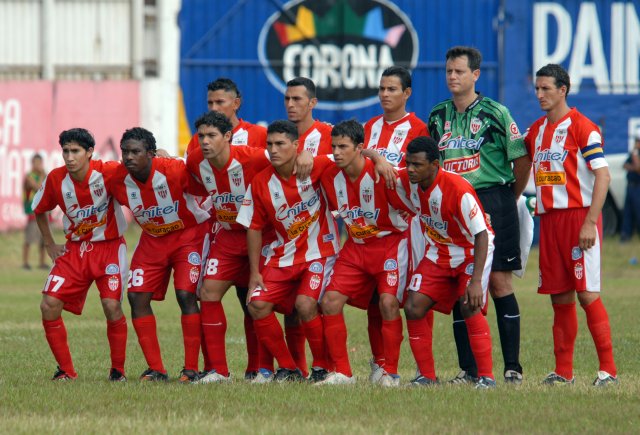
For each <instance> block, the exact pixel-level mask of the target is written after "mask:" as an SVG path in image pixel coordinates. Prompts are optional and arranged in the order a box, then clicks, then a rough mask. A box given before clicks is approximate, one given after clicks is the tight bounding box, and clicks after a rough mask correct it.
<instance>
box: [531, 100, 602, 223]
mask: <svg viewBox="0 0 640 435" xmlns="http://www.w3.org/2000/svg"><path fill="white" fill-rule="evenodd" d="M525 145H526V146H527V151H528V152H529V156H530V157H531V160H532V161H533V169H534V175H535V182H536V200H537V201H536V213H537V214H543V213H546V212H547V211H549V210H554V209H566V208H581V207H589V206H590V205H591V197H592V196H593V183H594V182H595V175H594V174H593V170H595V169H598V168H604V167H606V166H608V164H607V161H606V160H605V158H604V152H603V150H602V148H603V141H602V136H601V135H600V129H599V128H598V126H597V125H595V124H594V123H593V122H591V121H590V120H589V118H587V117H586V116H584V115H583V114H582V113H580V112H578V111H577V110H576V109H575V108H572V109H571V110H570V111H569V113H568V114H567V115H565V116H564V117H563V118H562V119H560V120H559V121H558V122H557V123H555V124H551V123H550V122H549V120H548V119H547V117H546V116H543V117H542V118H540V119H538V120H537V121H536V122H534V123H533V125H531V127H529V131H528V132H527V134H526V136H525Z"/></svg>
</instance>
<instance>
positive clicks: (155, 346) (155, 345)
mask: <svg viewBox="0 0 640 435" xmlns="http://www.w3.org/2000/svg"><path fill="white" fill-rule="evenodd" d="M152 297H153V293H152V292H144V293H134V292H129V293H128V294H127V298H128V299H129V305H131V322H132V323H133V328H134V329H135V330H136V335H137V336H138V343H139V344H140V348H141V349H142V353H143V354H144V358H145V360H146V361H147V365H148V367H149V368H148V369H147V370H145V371H144V372H143V373H142V375H141V376H140V379H141V380H149V381H166V380H168V376H167V371H166V370H165V368H164V365H163V364H162V355H161V353H160V343H159V342H158V333H157V328H156V318H155V316H154V315H153V310H152V309H151V298H152Z"/></svg>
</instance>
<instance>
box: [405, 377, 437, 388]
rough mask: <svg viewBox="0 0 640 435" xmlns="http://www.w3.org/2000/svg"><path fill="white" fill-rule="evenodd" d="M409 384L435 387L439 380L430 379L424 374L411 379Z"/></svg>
mask: <svg viewBox="0 0 640 435" xmlns="http://www.w3.org/2000/svg"><path fill="white" fill-rule="evenodd" d="M409 385H411V386H414V387H435V386H437V385H440V381H439V380H438V378H435V379H431V378H427V377H426V376H422V375H418V376H416V377H415V378H414V379H412V380H411V383H410V384H409Z"/></svg>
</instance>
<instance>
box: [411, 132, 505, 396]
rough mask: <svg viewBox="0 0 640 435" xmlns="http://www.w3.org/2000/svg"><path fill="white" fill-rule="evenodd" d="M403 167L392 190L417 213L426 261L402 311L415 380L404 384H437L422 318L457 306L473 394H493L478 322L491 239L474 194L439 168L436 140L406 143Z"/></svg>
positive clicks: (483, 324) (482, 321) (486, 342)
mask: <svg viewBox="0 0 640 435" xmlns="http://www.w3.org/2000/svg"><path fill="white" fill-rule="evenodd" d="M406 162H407V170H406V171H402V172H401V173H400V181H399V183H401V185H402V188H403V189H402V191H404V192H407V194H406V195H405V196H406V198H405V201H406V200H407V199H408V200H410V201H411V204H412V206H413V207H414V208H415V209H416V211H417V213H418V218H419V220H420V222H421V224H422V226H423V229H424V234H425V236H426V238H427V242H428V244H427V250H426V254H425V257H424V258H423V259H422V261H421V262H420V263H419V264H418V267H417V268H416V269H415V270H414V273H413V276H412V277H411V283H410V284H409V296H408V299H407V302H406V303H405V306H404V312H405V315H406V317H407V329H408V331H409V343H410V344H411V351H412V352H413V356H414V357H415V359H416V362H417V364H418V371H419V372H420V374H419V375H418V376H417V377H416V378H415V379H414V380H413V381H412V382H411V383H412V384H414V385H433V384H435V383H437V378H436V376H435V369H434V365H433V355H432V354H430V353H429V352H428V351H429V350H430V347H431V346H430V340H431V331H430V330H429V327H428V325H427V322H426V321H425V316H426V314H427V312H428V311H429V310H431V309H434V310H436V311H440V312H441V313H445V314H449V313H450V312H451V309H452V308H453V305H454V304H455V303H456V302H458V303H459V304H460V307H461V311H462V315H463V318H464V322H465V323H466V325H467V331H468V335H469V341H470V343H471V349H472V351H473V356H474V357H475V359H476V361H477V364H478V376H479V380H478V381H477V383H476V388H493V387H495V386H496V382H495V379H494V377H493V363H492V359H491V335H490V331H489V324H488V323H487V319H486V318H485V317H484V315H483V312H484V311H485V308H486V301H487V299H486V290H487V284H488V281H489V270H490V269H491V256H492V252H493V231H492V230H491V227H490V226H489V224H488V222H487V218H486V217H485V214H484V212H483V210H482V206H481V205H480V203H479V201H478V198H477V196H476V194H475V192H474V190H473V187H472V186H471V185H470V184H469V183H468V182H467V181H465V180H464V179H463V178H462V177H460V176H459V175H456V174H454V173H451V172H448V171H445V170H442V169H441V168H440V162H439V155H438V144H437V143H436V141H435V140H433V139H432V138H430V137H419V138H416V139H414V140H413V141H411V143H410V144H409V146H408V147H407V159H406ZM425 341H426V343H425ZM425 344H426V345H425Z"/></svg>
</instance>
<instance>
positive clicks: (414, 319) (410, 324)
mask: <svg viewBox="0 0 640 435" xmlns="http://www.w3.org/2000/svg"><path fill="white" fill-rule="evenodd" d="M433 305H434V302H433V300H431V298H430V297H428V296H426V295H424V294H422V293H418V292H409V294H408V297H407V301H406V302H405V304H404V314H405V317H406V318H407V333H408V334H409V345H410V346H411V352H412V353H413V357H414V358H415V360H416V364H417V365H418V372H419V374H418V376H416V378H415V379H413V380H412V381H411V385H416V386H422V385H424V386H432V385H437V383H438V378H437V377H436V370H435V363H434V359H433V345H432V344H433V342H432V336H433V334H432V330H431V329H432V327H433V323H430V322H429V321H428V317H431V318H433V316H428V314H429V313H430V312H431V311H430V310H431V308H432V307H433Z"/></svg>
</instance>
